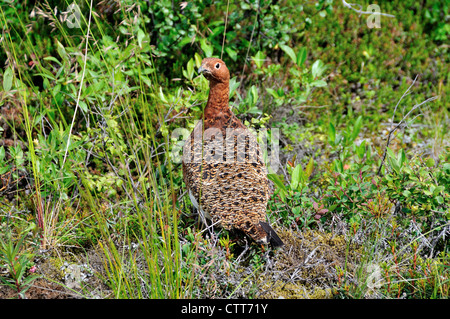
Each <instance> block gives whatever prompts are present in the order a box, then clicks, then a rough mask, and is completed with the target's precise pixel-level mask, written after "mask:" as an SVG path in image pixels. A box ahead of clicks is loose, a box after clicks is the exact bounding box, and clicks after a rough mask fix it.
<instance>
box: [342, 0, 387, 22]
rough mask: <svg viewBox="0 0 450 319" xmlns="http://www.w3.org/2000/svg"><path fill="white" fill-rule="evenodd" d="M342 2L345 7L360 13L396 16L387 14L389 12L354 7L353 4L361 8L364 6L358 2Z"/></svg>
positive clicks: (343, 0)
mask: <svg viewBox="0 0 450 319" xmlns="http://www.w3.org/2000/svg"><path fill="white" fill-rule="evenodd" d="M342 4H343V5H344V7H347V8H350V9H352V10H353V11H355V12H357V13H360V14H378V15H380V16H385V17H390V18H395V16H394V15H392V14H387V13H382V12H376V11H362V10H358V9H355V8H353V6H355V5H356V6H359V8H362V6H361V5H360V4H358V3H348V2H347V1H345V0H342Z"/></svg>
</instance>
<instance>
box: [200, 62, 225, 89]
mask: <svg viewBox="0 0 450 319" xmlns="http://www.w3.org/2000/svg"><path fill="white" fill-rule="evenodd" d="M198 73H201V74H203V76H204V77H205V78H207V79H208V81H210V82H220V83H226V82H229V81H230V71H228V68H227V66H226V65H225V62H223V61H222V60H221V59H217V58H205V59H203V61H202V65H201V66H200V68H199V69H198Z"/></svg>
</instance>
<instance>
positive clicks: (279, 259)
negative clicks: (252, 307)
mask: <svg viewBox="0 0 450 319" xmlns="http://www.w3.org/2000/svg"><path fill="white" fill-rule="evenodd" d="M280 237H281V238H282V240H283V241H284V243H285V246H284V247H283V248H282V249H280V250H279V251H278V252H277V255H276V258H275V259H274V260H275V261H274V267H273V268H272V269H271V270H268V271H265V273H264V274H262V275H261V276H260V277H259V282H258V285H259V287H260V294H259V296H258V297H259V298H285V299H292V298H295V299H323V298H332V297H333V296H334V295H335V294H336V290H335V289H333V287H335V286H337V283H338V280H339V278H338V276H337V272H336V268H337V267H341V268H346V269H348V270H350V271H351V270H352V269H355V268H356V265H355V264H356V263H355V261H356V260H357V259H358V256H359V254H360V250H361V249H360V248H359V247H356V246H354V245H350V244H349V243H348V242H347V241H346V240H345V238H344V236H342V235H340V236H334V235H333V234H332V233H321V232H319V231H317V230H308V231H305V232H294V231H290V230H283V231H280Z"/></svg>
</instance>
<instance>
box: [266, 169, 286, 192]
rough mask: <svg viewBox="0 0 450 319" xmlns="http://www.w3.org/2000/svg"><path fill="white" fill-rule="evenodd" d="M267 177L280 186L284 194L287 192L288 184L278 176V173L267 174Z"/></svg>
mask: <svg viewBox="0 0 450 319" xmlns="http://www.w3.org/2000/svg"><path fill="white" fill-rule="evenodd" d="M267 178H268V179H270V180H271V181H272V182H274V184H275V185H276V186H277V187H278V189H279V190H280V191H282V192H283V193H284V194H286V193H287V190H286V186H284V184H283V182H282V181H281V179H280V178H279V177H278V175H277V174H267Z"/></svg>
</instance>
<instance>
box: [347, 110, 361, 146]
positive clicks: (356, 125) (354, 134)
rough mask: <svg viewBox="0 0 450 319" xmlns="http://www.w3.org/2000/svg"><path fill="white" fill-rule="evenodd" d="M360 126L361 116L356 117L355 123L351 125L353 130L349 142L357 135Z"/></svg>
mask: <svg viewBox="0 0 450 319" xmlns="http://www.w3.org/2000/svg"><path fill="white" fill-rule="evenodd" d="M361 126H362V116H359V117H358V118H357V119H356V122H355V125H353V131H352V135H351V136H350V137H351V139H350V141H349V142H350V143H351V142H353V141H354V140H355V139H356V138H357V137H358V134H359V131H360V130H361Z"/></svg>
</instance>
